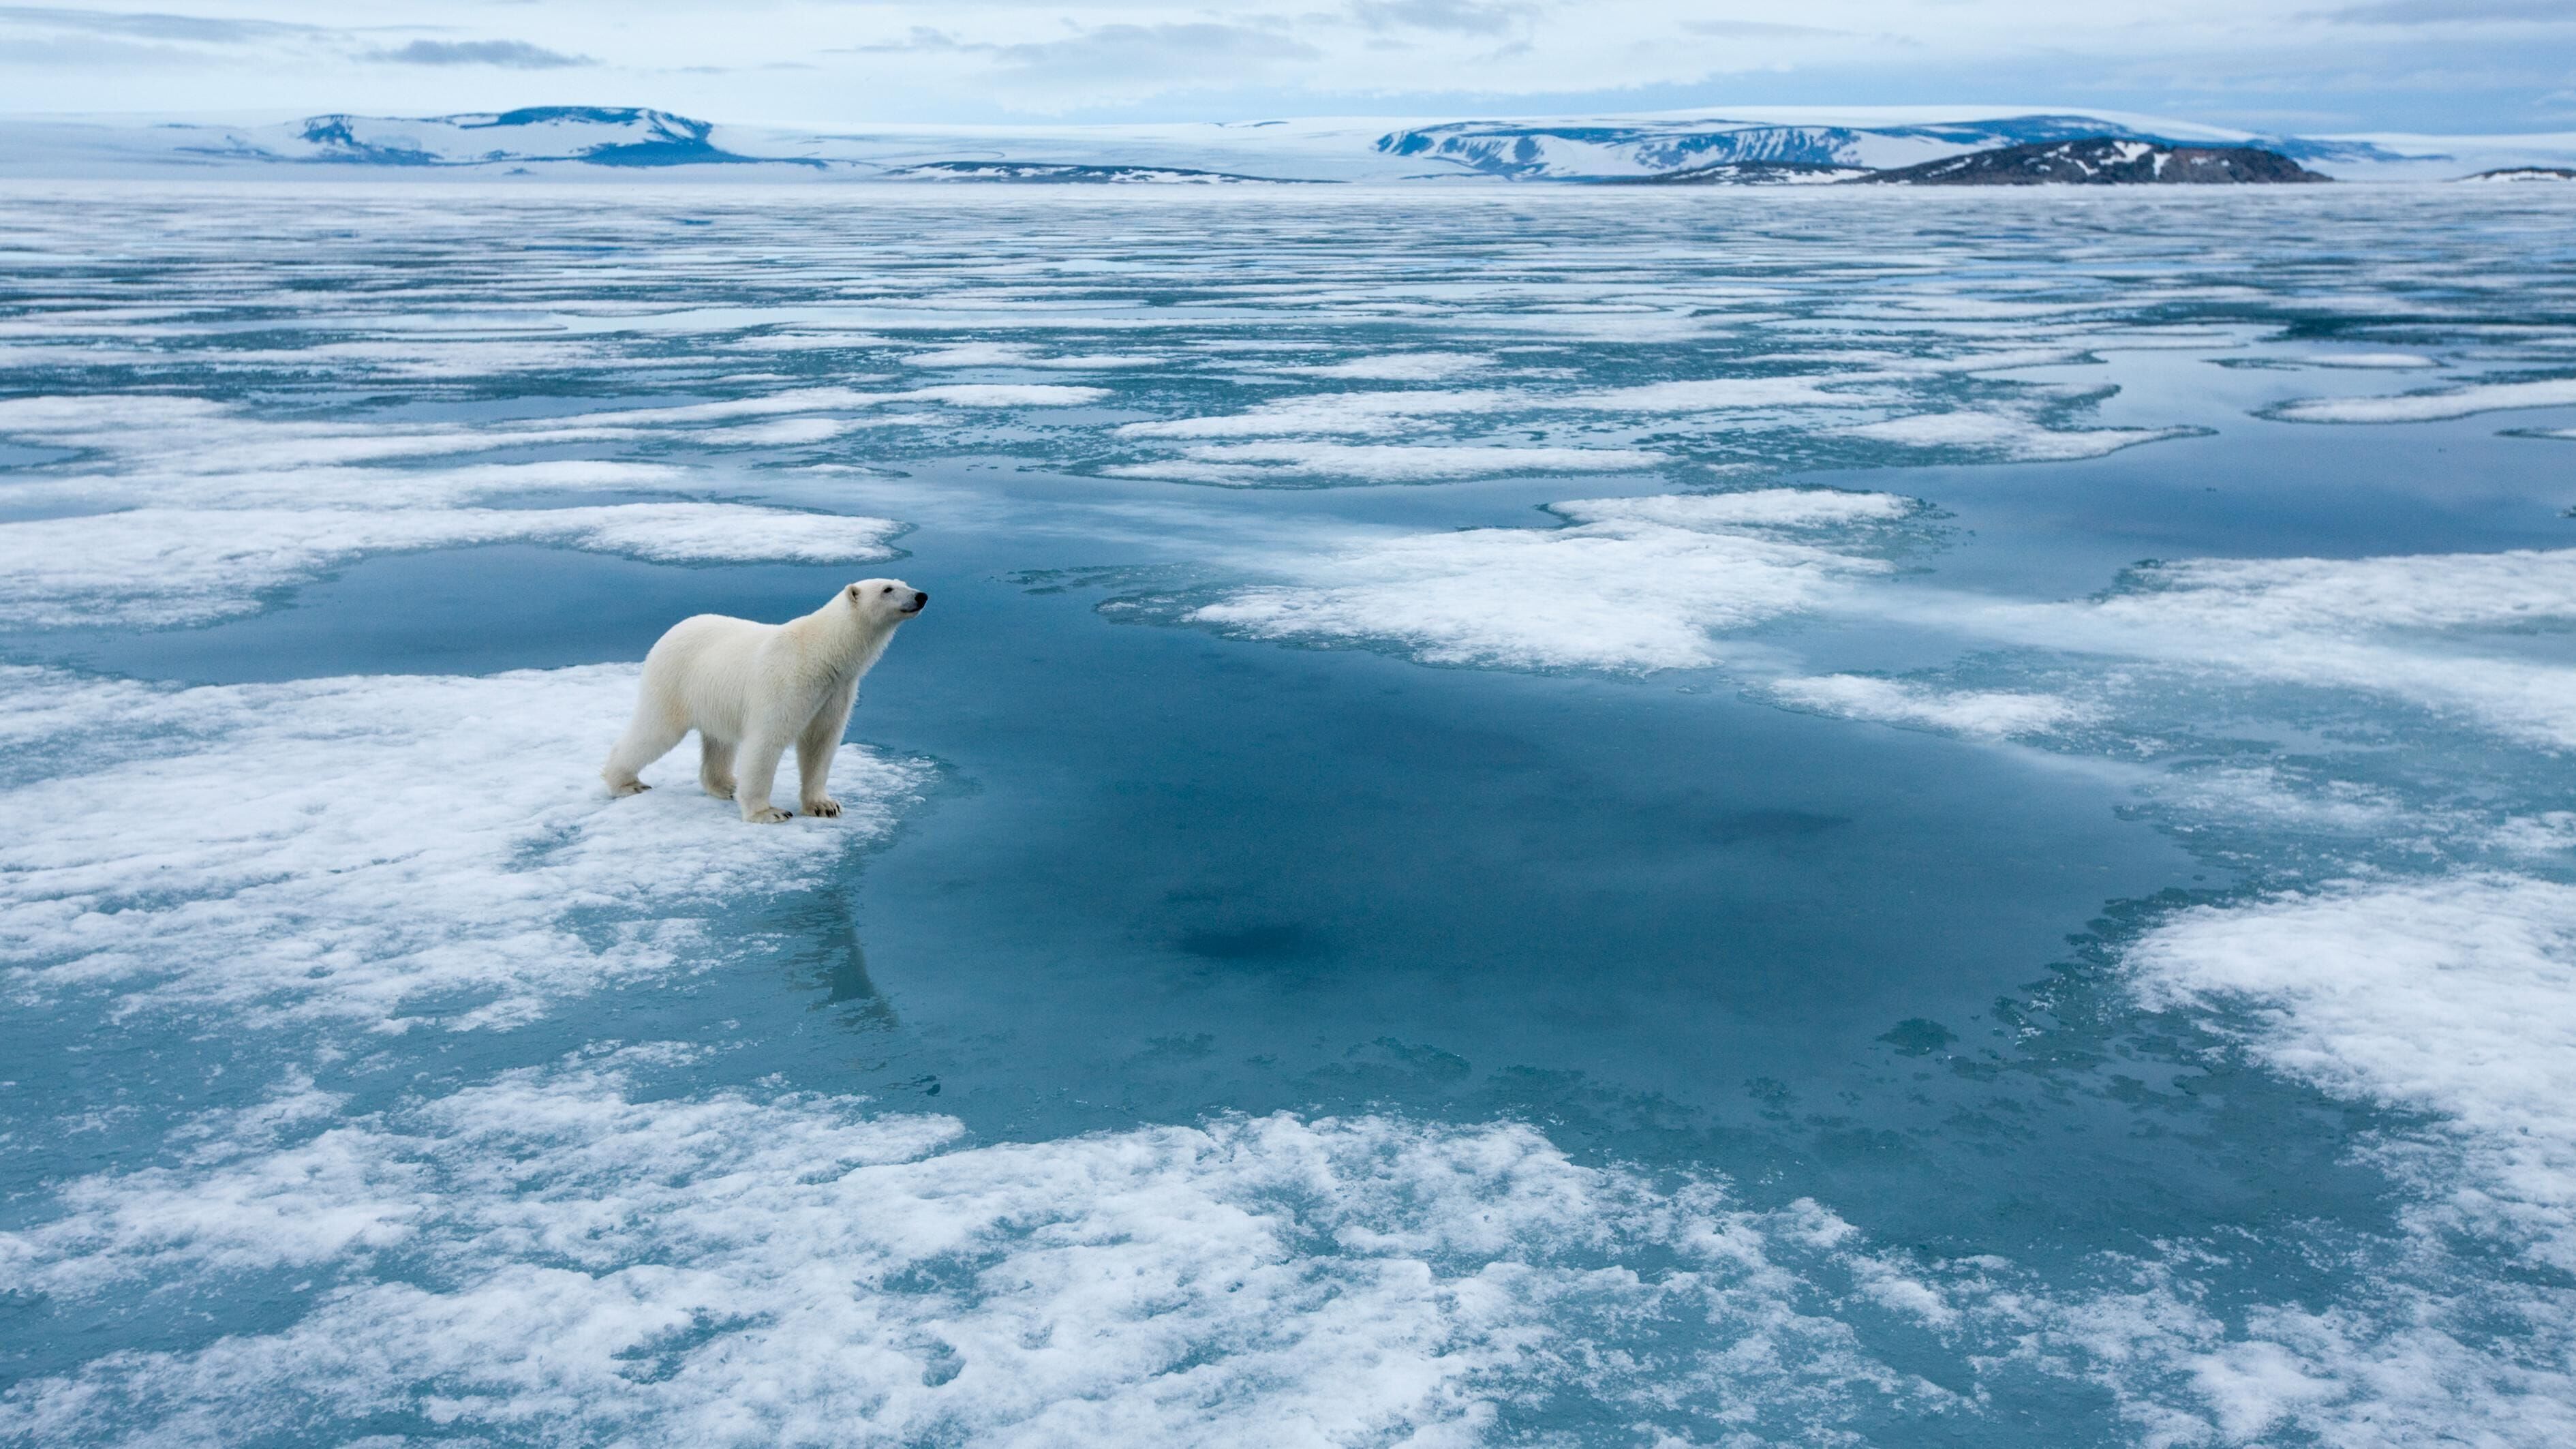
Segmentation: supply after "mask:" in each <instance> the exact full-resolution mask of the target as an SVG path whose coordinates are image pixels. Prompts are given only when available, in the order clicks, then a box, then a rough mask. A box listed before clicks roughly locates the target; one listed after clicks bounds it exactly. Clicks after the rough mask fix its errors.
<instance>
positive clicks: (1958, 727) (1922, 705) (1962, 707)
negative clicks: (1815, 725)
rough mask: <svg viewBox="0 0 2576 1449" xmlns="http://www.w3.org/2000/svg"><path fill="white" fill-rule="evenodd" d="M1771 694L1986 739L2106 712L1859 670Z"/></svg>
mask: <svg viewBox="0 0 2576 1449" xmlns="http://www.w3.org/2000/svg"><path fill="white" fill-rule="evenodd" d="M1769 690H1770V693H1771V694H1772V695H1773V696H1774V697H1776V698H1778V699H1780V700H1781V701H1783V702H1784V703H1788V704H1793V705H1796V706H1799V707H1800V708H1804V709H1812V710H1816V711H1818V712H1820V713H1824V714H1837V715H1842V716H1845V717H1847V718H1851V719H1868V720H1883V721H1886V722H1887V723H1890V724H1910V725H1924V726H1929V727H1930V728H1933V729H1938V730H1947V731H1950V732H1952V733H1955V734H1963V735H1974V736H1980V737H1983V738H1986V739H2010V738H2013V737H2015V736H2019V735H2039V734H2049V733H2052V732H2054V731H2057V730H2062V729H2065V728H2066V727H2068V726H2069V725H2078V724H2084V723H2088V722H2090V721H2091V720H2093V719H2095V718H2098V717H2099V714H2100V711H2098V710H2096V709H2094V708H2092V707H2091V706H2088V705H2083V704H2078V703H2076V702H2075V701H2073V700H2068V699H2062V698H2060V697H2058V696H2056V695H2052V694H2027V693H2018V692H2014V691H2011V690H1993V689H1963V690H1942V689H1932V688H1927V687H1925V686H1922V685H1918V684H1909V683H1905V682H1902V681H1898V680H1893V679H1876V678H1871V677H1869V676H1866V675H1857V674H1828V675H1820V676H1816V677H1813V678H1803V679H1780V680H1774V681H1772V683H1771V684H1770V686H1769Z"/></svg>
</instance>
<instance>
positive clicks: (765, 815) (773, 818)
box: [742, 805, 796, 825]
mask: <svg viewBox="0 0 2576 1449" xmlns="http://www.w3.org/2000/svg"><path fill="white" fill-rule="evenodd" d="M742 818H743V819H745V820H748V821H750V822H751V823H752V824H754V825H776V824H779V823H780V822H782V821H787V820H793V819H795V818H796V817H794V816H792V815H790V814H788V813H787V812H786V811H784V810H781V809H779V808H778V807H777V806H775V805H763V806H761V807H760V808H759V809H757V810H754V811H751V812H749V813H747V814H745V815H744V816H743V817H742Z"/></svg>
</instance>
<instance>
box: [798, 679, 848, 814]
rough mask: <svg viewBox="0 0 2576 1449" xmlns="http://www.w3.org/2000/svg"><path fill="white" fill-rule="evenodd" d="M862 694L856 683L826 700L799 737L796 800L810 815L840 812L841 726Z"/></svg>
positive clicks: (799, 806)
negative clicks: (836, 783)
mask: <svg viewBox="0 0 2576 1449" xmlns="http://www.w3.org/2000/svg"><path fill="white" fill-rule="evenodd" d="M857 696H858V690H857V687H856V686H855V685H853V686H852V687H851V688H850V689H848V690H846V691H843V692H842V693H840V694H839V695H837V696H836V697H834V698H832V699H829V700H826V701H825V702H824V704H823V707H822V708H821V709H819V710H817V711H815V713H814V718H813V719H812V720H810V721H808V722H807V723H806V725H805V730H804V732H803V733H802V734H799V735H798V736H797V737H796V804H797V808H798V809H800V810H803V811H804V812H805V813H806V814H808V815H824V816H830V815H838V814H840V813H841V802H840V801H838V800H835V799H833V798H832V796H831V793H830V790H831V784H832V757H833V756H834V755H837V754H839V753H840V752H841V730H842V728H843V726H845V725H847V724H849V722H850V704H851V702H852V701H853V700H855V699H856V698H857Z"/></svg>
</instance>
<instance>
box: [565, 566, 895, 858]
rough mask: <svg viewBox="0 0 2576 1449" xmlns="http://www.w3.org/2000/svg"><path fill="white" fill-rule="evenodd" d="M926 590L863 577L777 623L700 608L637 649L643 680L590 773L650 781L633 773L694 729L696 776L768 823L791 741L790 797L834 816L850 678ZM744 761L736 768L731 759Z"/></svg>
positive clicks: (629, 789) (809, 810)
mask: <svg viewBox="0 0 2576 1449" xmlns="http://www.w3.org/2000/svg"><path fill="white" fill-rule="evenodd" d="M929 602H930V595H928V594H925V593H923V592H922V591H921V590H919V589H916V588H914V587H913V586H912V585H910V584H907V583H905V582H904V581H903V580H901V579H862V580H860V581H859V582H858V583H855V584H852V585H850V586H849V587H848V588H845V589H843V590H841V591H840V592H839V593H837V594H834V595H833V596H832V602H830V603H828V604H825V605H824V606H823V607H821V608H819V609H816V610H815V611H814V612H813V613H810V614H808V615H806V616H805V617H804V618H801V619H790V620H788V621H787V622H786V623H784V624H755V623H753V622H752V621H751V620H749V619H735V618H729V617H727V616H725V615H723V614H699V615H697V616H696V617H694V618H688V619H682V620H681V621H680V622H678V623H677V624H674V625H672V626H671V628H670V632H668V633H666V634H664V635H663V636H662V637H661V639H660V640H659V641H657V642H656V643H655V644H654V645H653V648H652V652H650V653H648V654H646V655H645V656H644V686H643V691H642V694H641V696H640V697H639V698H638V699H637V700H636V701H635V718H634V720H633V721H632V722H630V723H629V724H628V725H627V726H626V734H625V737H624V738H622V739H620V740H619V741H618V742H617V748H615V749H613V750H611V751H609V753H608V767H607V768H606V769H604V770H601V771H600V772H599V774H600V778H601V779H603V780H606V781H607V782H608V789H609V792H610V793H611V794H616V795H633V794H636V793H638V792H640V791H642V790H645V789H648V788H650V787H648V786H647V785H645V783H644V782H643V781H641V780H639V779H637V778H635V775H636V772H637V771H639V770H641V769H643V768H644V767H645V766H646V765H649V764H651V763H653V762H654V761H655V760H658V759H660V758H662V757H663V756H664V755H667V754H669V753H670V752H671V747H672V746H673V745H676V744H678V743H679V742H680V740H681V738H682V737H683V736H685V735H687V734H688V732H689V731H691V730H693V729H694V730H696V731H697V732H698V746H699V750H700V753H699V756H698V783H699V784H700V785H703V786H705V787H706V791H707V793H708V794H710V795H713V796H715V797H716V798H717V799H719V800H725V799H732V800H738V801H740V802H741V804H742V818H743V819H745V820H749V821H752V822H754V823H755V824H762V825H774V824H776V823H777V822H779V821H781V820H785V819H786V818H787V812H786V811H784V810H780V809H777V808H775V807H773V806H772V805H771V804H770V803H769V787H770V783H771V781H773V780H774V779H776V778H777V775H778V757H779V756H780V755H781V754H783V753H785V752H786V749H787V747H788V745H790V744H794V745H795V746H796V770H797V774H798V776H799V777H800V778H799V782H798V785H799V788H798V790H797V803H798V804H799V805H800V806H802V807H803V809H804V811H805V813H806V814H808V815H838V814H840V813H841V802H840V801H838V800H835V799H833V798H832V797H831V796H829V795H826V794H824V793H823V785H824V782H825V780H826V779H827V778H828V777H829V776H830V774H831V772H832V756H833V754H834V753H835V752H837V751H838V750H839V749H840V747H841V727H842V726H843V725H845V724H847V723H849V719H850V706H851V704H852V703H854V702H856V700H857V699H858V695H859V676H860V675H863V674H865V673H867V672H868V667H869V666H870V665H873V664H875V663H876V662H877V656H878V655H881V654H883V653H885V648H886V645H887V643H888V642H890V641H891V640H892V639H893V638H894V631H895V629H896V628H897V627H898V626H899V625H901V624H902V623H903V621H904V620H906V619H909V618H911V617H912V616H913V615H915V614H918V613H920V612H921V608H922V605H924V604H927V603H929ZM737 765H739V766H740V768H741V775H740V778H739V779H737V778H736V776H735V767H736V766H737Z"/></svg>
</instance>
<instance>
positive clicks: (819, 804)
mask: <svg viewBox="0 0 2576 1449" xmlns="http://www.w3.org/2000/svg"><path fill="white" fill-rule="evenodd" d="M803 805H804V810H805V813H806V814H808V815H820V816H822V817H823V818H824V819H826V820H829V819H831V818H832V817H833V816H835V815H838V814H840V813H841V802H840V801H838V800H835V799H833V798H832V797H831V796H829V795H826V796H824V797H823V798H822V799H820V800H807V801H804V802H803Z"/></svg>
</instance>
